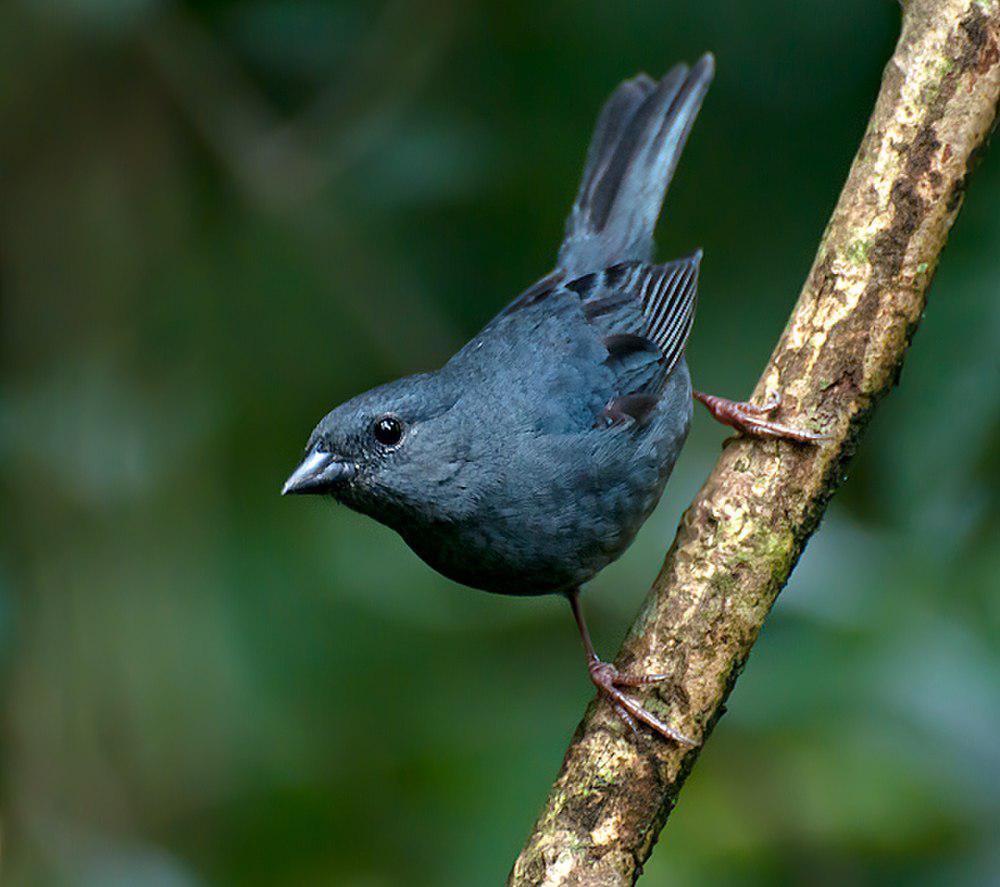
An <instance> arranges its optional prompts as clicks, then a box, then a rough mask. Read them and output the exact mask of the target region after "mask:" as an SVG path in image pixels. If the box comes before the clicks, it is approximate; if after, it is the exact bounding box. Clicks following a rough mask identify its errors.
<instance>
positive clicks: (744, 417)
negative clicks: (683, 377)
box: [692, 391, 831, 443]
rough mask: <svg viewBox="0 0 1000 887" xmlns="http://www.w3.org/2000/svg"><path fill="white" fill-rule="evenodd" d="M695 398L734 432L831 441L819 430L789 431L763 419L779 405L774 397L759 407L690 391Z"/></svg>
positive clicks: (776, 396) (800, 441)
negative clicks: (733, 429)
mask: <svg viewBox="0 0 1000 887" xmlns="http://www.w3.org/2000/svg"><path fill="white" fill-rule="evenodd" d="M692 393H693V395H694V399H695V400H697V401H698V402H700V403H703V404H704V405H705V406H706V407H707V408H708V411H709V412H710V413H711V414H712V417H713V418H714V419H715V420H716V421H718V422H721V423H722V424H723V425H729V426H730V427H731V428H735V429H736V430H737V431H742V432H743V433H744V434H748V435H750V436H751V437H764V438H780V439H782V440H794V441H797V442H798V443H822V442H823V441H825V440H830V439H831V436H830V435H829V434H823V433H821V432H818V431H802V430H800V429H798V428H790V427H789V426H788V425H782V424H781V423H779V422H772V421H771V420H770V419H768V418H766V417H767V416H769V415H771V413H773V412H774V411H775V410H776V409H777V408H778V407H779V406H781V397H780V396H779V395H774V397H772V398H771V399H770V400H769V401H768V402H767V403H765V404H764V405H763V406H758V405H757V404H755V403H750V402H749V401H736V400H727V399H726V398H724V397H716V396H715V395H713V394H703V393H702V392H700V391H694V392H692Z"/></svg>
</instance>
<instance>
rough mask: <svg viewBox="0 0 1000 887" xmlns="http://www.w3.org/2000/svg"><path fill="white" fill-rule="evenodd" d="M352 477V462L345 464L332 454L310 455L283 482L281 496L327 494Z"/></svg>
mask: <svg viewBox="0 0 1000 887" xmlns="http://www.w3.org/2000/svg"><path fill="white" fill-rule="evenodd" d="M353 475H354V463H353V462H345V461H344V460H343V459H341V458H340V457H339V456H335V455H334V454H333V453H318V452H317V453H310V454H309V455H308V456H306V457H305V459H303V460H302V464H301V465H300V466H299V467H298V468H296V469H295V471H293V472H292V476H291V477H290V478H288V480H286V481H285V485H284V486H283V487H282V488H281V495H282V496H287V495H288V494H289V493H329V492H331V491H332V490H333V488H334V487H335V486H337V485H338V484H339V483H341V482H342V481H345V480H347V479H348V478H350V477H352V476H353Z"/></svg>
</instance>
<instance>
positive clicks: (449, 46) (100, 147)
mask: <svg viewBox="0 0 1000 887" xmlns="http://www.w3.org/2000/svg"><path fill="white" fill-rule="evenodd" d="M898 17H899V11H898V7H897V5H896V4H895V3H892V2H889V0H883V2H873V0H845V2H841V3H837V4H831V3H827V2H820V0H796V2H777V0H758V2H754V3H735V2H723V0H704V2H699V3H680V2H655V3H654V2H643V3H628V4H621V3H609V2H606V0H600V2H599V0H588V2H569V0H563V2H546V3H535V2H517V3H511V2H503V3H501V2H495V3H474V4H470V3H460V2H457V0H456V2H453V3H440V2H439V3H426V4H421V3H416V2H408V0H394V2H390V3H377V4H375V3H324V2H319V0H288V2H284V0H252V2H243V3H235V2H213V3H198V4H196V3H188V4H180V3H170V2H167V0H92V2H87V0H11V2H7V3H4V4H3V5H2V6H0V175H2V183H3V194H2V203H0V226H2V227H0V238H2V250H0V261H2V273H3V281H2V285H3V286H2V292H3V321H2V336H3V351H2V360H3V376H2V389H0V435H2V436H0V446H2V456H3V458H2V472H3V476H2V483H3V490H4V495H5V500H6V503H5V505H4V509H3V514H4V521H3V523H4V533H3V540H4V552H3V557H2V561H0V656H2V659H0V662H2V667H3V683H2V686H3V694H4V695H3V710H2V724H0V728H2V734H0V735H2V749H0V753H2V783H0V789H2V804H3V851H4V852H3V858H4V859H3V866H4V868H3V877H4V879H5V882H7V883H15V884H22V883H23V884H57V885H58V884H83V885H95V887H96V885H101V887H103V885H117V884H121V885H126V884H128V885H132V884H150V885H193V884H282V885H296V884H317V883H331V884H345V885H358V887H378V885H399V884H407V885H411V884H412V885H417V887H421V885H445V884H447V885H450V884H456V885H479V884H483V885H487V884H496V883H499V882H500V881H501V879H502V877H503V876H505V875H506V872H507V871H508V868H509V866H510V864H511V862H512V860H513V857H514V855H515V853H516V851H517V850H518V848H519V847H520V845H521V843H522V841H523V839H524V838H525V836H526V834H527V832H528V830H529V828H530V825H531V823H532V821H533V819H534V817H535V815H536V814H537V812H538V810H539V809H540V806H541V804H542V802H543V799H544V797H545V794H546V791H547V788H548V785H549V784H550V781H551V779H552V777H553V776H554V775H555V773H556V770H557V768H558V766H559V763H560V760H561V755H562V752H563V750H564V748H565V745H566V742H567V741H568V739H569V737H570V735H571V733H572V731H573V730H574V728H575V726H576V724H577V721H578V719H579V716H580V714H581V712H582V710H583V708H584V706H585V704H586V703H587V701H588V700H589V699H590V698H591V695H592V688H591V686H590V684H589V682H588V680H587V676H586V673H585V670H584V668H583V662H582V657H581V653H580V650H579V646H578V644H579V642H578V639H577V637H576V634H575V631H574V629H573V626H572V623H571V620H570V617H569V613H568V610H567V608H566V606H565V604H564V603H563V602H562V601H560V600H556V599H529V600H514V599H504V598H497V597H491V596H488V595H484V594H480V593H477V592H472V591H469V590H467V589H464V588H461V587H459V586H456V585H453V584H450V583H448V582H447V581H446V580H444V579H442V578H441V577H439V576H437V575H436V574H434V573H432V572H431V571H430V569H429V568H427V567H425V566H424V565H423V564H422V563H421V562H420V561H419V560H418V559H417V558H416V557H415V556H414V555H412V554H411V553H410V552H409V551H408V550H407V549H406V548H405V547H404V545H403V544H402V542H401V541H400V540H399V539H397V538H396V537H395V536H394V535H393V534H392V533H390V532H389V531H388V530H386V529H384V528H382V527H380V526H378V525H376V524H375V523H373V522H371V521H369V520H367V519H364V518H362V517H360V516H357V515H354V514H353V513H350V512H348V511H347V510H345V509H342V508H338V507H336V506H334V505H331V504H329V503H326V502H323V501H319V500H304V499H281V498H280V497H279V496H278V490H279V488H280V486H281V483H282V481H283V480H284V478H285V477H286V475H287V474H288V473H289V471H290V470H291V468H292V467H293V466H294V465H295V463H296V461H297V458H298V457H299V455H300V453H301V448H302V446H303V445H304V443H305V440H306V437H307V436H308V434H309V432H310V430H311V428H312V426H313V424H314V423H315V422H316V421H317V420H318V419H319V418H320V417H321V416H322V415H323V413H324V412H326V410H327V409H329V408H330V407H331V406H333V405H335V404H336V403H338V402H340V401H341V400H343V399H346V398H347V397H349V396H351V395H352V394H354V393H357V392H358V391H359V390H362V389H365V388H368V387H370V386H372V385H374V384H377V383H381V382H384V381H386V380H388V379H391V378H393V377H396V376H398V375H401V374H404V373H409V372H413V371H416V370H418V369H426V368H431V367H434V366H436V365H439V364H440V363H441V362H443V361H444V360H445V359H446V358H447V357H448V356H449V355H450V354H451V353H452V352H453V351H454V350H455V349H456V348H457V347H458V346H459V345H460V344H461V343H462V342H463V341H465V339H466V338H467V337H469V336H470V335H472V334H473V333H474V332H475V331H476V330H477V329H478V328H479V327H480V326H481V325H482V324H483V323H484V322H485V321H486V320H487V319H488V318H489V317H490V316H491V315H492V314H493V313H494V312H495V311H497V310H498V309H499V308H500V307H501V306H502V305H503V304H504V303H505V302H506V301H507V300H508V299H510V298H511V297H513V296H514V295H515V294H516V293H517V292H518V291H519V290H520V289H521V288H523V287H524V286H526V285H527V284H529V283H530V282H532V281H533V280H534V279H536V278H537V277H539V276H540V275H542V274H543V273H545V272H546V271H548V270H549V268H550V267H551V263H552V261H553V258H554V255H555V250H556V247H557V245H558V241H559V238H560V234H561V230H562V223H563V218H564V215H565V212H566V210H567V209H568V206H569V203H570V201H571V199H572V195H573V192H574V190H575V187H576V182H577V176H578V175H579V172H580V168H581V164H582V159H583V152H584V149H585V146H586V143H587V139H588V137H589V134H590V128H591V126H592V123H593V120H594V118H595V116H596V113H597V110H598V108H599V106H600V103H601V102H602V101H603V100H604V98H605V97H606V96H607V95H608V93H609V92H610V91H611V89H612V88H613V87H614V85H615V84H616V83H617V82H618V81H619V80H621V79H622V78H624V77H626V76H630V75H632V74H633V73H635V72H636V71H637V70H640V69H645V70H648V71H650V72H652V73H656V74H659V73H662V72H663V71H664V70H665V69H666V68H667V67H669V66H670V65H671V64H672V63H673V62H674V61H676V60H679V59H687V60H689V61H693V60H694V58H695V57H696V56H697V55H698V54H700V53H701V52H702V51H704V50H707V49H711V50H712V51H714V52H715V53H716V55H717V58H718V76H717V80H716V83H715V85H714V87H713V89H712V91H711V92H710V94H709V97H708V100H707V102H706V104H705V107H704V110H703V113H702V115H701V118H700V120H699V122H698V125H697V127H696V128H695V130H694V133H693V136H692V138H691V140H690V142H689V145H688V148H687V152H686V155H685V157H684V160H683V162H682V164H681V166H680V170H679V173H678V175H677V178H676V181H675V183H674V186H673V188H672V190H671V193H670V195H669V197H668V205H667V210H666V212H665V214H664V218H663V223H662V224H661V230H660V234H659V239H660V247H661V249H660V255H661V257H663V258H668V257H671V256H673V255H677V254H681V253H685V252H688V251H690V250H691V249H693V248H695V247H697V246H702V247H704V248H705V254H706V258H705V260H704V263H703V265H702V276H701V297H700V304H699V315H698V320H697V323H696V325H695V329H694V333H693V337H692V340H691V344H690V347H689V350H688V356H689V362H690V365H691V369H692V374H693V376H694V379H695V382H696V384H697V385H698V387H700V388H702V389H704V390H708V391H711V392H714V393H719V394H723V395H728V396H735V397H743V396H745V395H746V394H747V393H749V391H750V389H751V387H752V386H753V384H754V382H755V380H756V378H757V376H758V374H759V372H760V369H761V368H762V366H763V364H764V361H765V360H766V358H767V356H768V354H769V352H770V349H771V348H772V347H773V344H774V342H775V340H776V338H777V336H778V334H779V332H780V330H781V328H782V325H783V323H784V319H785V318H786V317H787V314H788V312H789V310H790V308H791V306H792V304H793V302H794V300H795V298H796V295H797V292H798V289H799V287H800V286H801V283H802V281H803V280H804V278H805V275H806V273H807V271H808V268H809V265H810V263H811V260H812V256H813V253H814V250H815V247H816V244H817V243H818V241H819V237H820V235H821V233H822V230H823V226H824V225H825V223H826V220H827V218H828V215H829V213H830V210H831V208H832V207H833V204H834V201H835V199H836V197H837V194H838V191H839V189H840V186H841V184H842V182H843V180H844V177H845V175H846V172H847V168H848V165H849V163H850V161H851V158H852V156H853V153H854V150H855V148H856V146H857V144H858V141H859V139H860V136H861V134H862V131H863V129H864V125H865V122H866V120H867V117H868V113H869V111H870V109H871V106H872V103H873V100H874V96H875V92H876V90H877V86H878V82H879V77H880V73H881V69H882V66H883V65H884V63H885V61H886V60H887V59H888V57H889V55H890V53H891V50H892V46H893V43H894V39H895V35H896V28H897V23H898ZM998 160H1000V158H998V157H996V156H987V157H986V159H985V162H984V163H983V164H982V166H981V168H980V169H979V171H978V172H977V174H976V175H975V176H974V178H973V180H972V183H971V187H970V191H969V197H968V200H967V203H966V206H965V209H964V210H963V212H962V214H961V217H960V218H959V221H958V224H957V226H956V228H955V231H954V236H953V238H952V241H951V243H950V244H949V245H948V248H947V250H946V251H945V253H944V256H943V260H942V265H941V268H940V271H939V273H938V275H937V279H936V280H935V281H934V285H933V287H932V290H931V293H930V302H929V306H928V309H927V315H926V318H925V320H924V323H923V325H922V328H921V330H920V332H919V334H918V335H917V338H916V340H915V344H914V347H913V349H912V352H911V354H910V357H909V360H908V362H907V366H906V370H905V372H904V374H903V377H902V382H901V386H900V387H899V389H897V390H896V391H895V392H893V394H892V395H891V397H890V398H889V399H888V400H887V401H886V402H885V404H884V405H883V407H882V408H881V409H880V410H879V412H878V414H877V415H876V416H875V419H874V422H873V423H872V426H871V429H870V431H869V433H868V435H867V437H866V438H865V440H864V443H863V446H862V449H861V452H860V453H859V455H858V457H857V458H856V460H855V461H854V463H853V465H852V466H851V477H850V479H849V480H848V482H847V483H846V485H845V486H844V488H843V490H842V492H841V493H840V494H839V495H838V497H837V499H836V501H835V502H834V503H833V505H832V507H831V508H830V510H829V512H828V514H827V517H826V519H825V520H824V523H823V526H822V527H821V529H820V531H819V533H818V535H817V536H816V537H815V538H814V540H813V541H812V543H811V544H810V546H809V549H808V551H807V552H806V554H805V556H804V557H803V558H802V561H801V563H800V565H799V567H798V569H797V570H796V572H795V574H794V575H793V577H792V580H791V582H790V584H789V587H788V589H787V590H786V591H785V592H784V594H783V595H782V597H781V598H780V600H779V602H778V604H777V607H776V609H775V612H774V613H773V615H772V616H771V618H770V619H769V621H768V623H767V625H766V627H765V629H764V631H763V634H762V636H761V638H760V641H759V643H758V644H757V647H756V648H755V651H754V654H753V656H752V657H751V659H750V662H749V664H748V667H747V669H746V671H745V673H744V675H743V677H742V679H741V680H740V683H739V686H738V687H737V689H736V691H735V692H734V693H733V695H732V697H731V699H730V703H729V713H728V714H727V716H726V717H725V719H724V720H723V721H722V722H721V724H720V726H719V728H718V729H717V730H716V732H715V734H714V735H713V736H712V739H711V742H710V743H709V745H708V747H707V748H706V750H705V752H704V754H703V755H702V757H701V761H700V764H699V766H698V767H697V769H696V771H695V773H694V775H693V776H692V778H691V780H690V782H689V784H688V787H687V788H686V789H685V792H684V794H683V796H682V799H681V803H680V806H679V807H678V809H677V811H676V812H675V814H674V815H673V817H672V819H671V821H670V825H669V827H668V828H667V830H666V831H665V832H664V833H663V835H662V837H661V841H660V844H659V845H658V848H657V850H656V853H655V854H654V856H653V858H652V861H651V863H650V864H649V866H648V875H647V882H648V883H650V884H659V883H681V884H699V885H715V884H720V885H721V884H725V885H733V884H735V885H753V884H806V883H808V884H845V883H849V884H892V883H899V884H949V885H952V884H969V885H981V884H986V883H990V882H993V883H997V882H1000V850H998V845H997V842H996V833H997V828H998V824H1000V823H998V820H1000V815H998V801H997V790H996V788H997V784H998V777H1000V744H998V742H997V738H996V737H997V733H998V730H1000V703H998V699H997V693H996V688H997V684H998V678H1000V653H998V650H997V643H996V641H997V637H998V631H997V629H998V623H1000V605H998V594H997V592H998V585H1000V582H998V573H1000V545H998V543H997V539H998V537H1000V534H998V530H1000V526H998V525H1000V512H998V497H997V488H998V478H1000V449H998V442H1000V409H998V398H997V392H998V387H1000V386H998V379H1000V365H998V357H997V354H998V351H997V341H998V337H1000V299H998V289H1000V266H998V262H997V256H998V254H1000V214H998V212H997V202H998V199H1000V163H998ZM724 437H725V431H724V430H723V429H721V428H720V427H719V426H717V425H715V424H714V423H713V422H711V420H710V419H709V418H708V417H707V416H706V415H705V414H704V413H703V412H699V413H697V414H696V419H695V425H694V429H693V432H692V434H691V438H690V441H689V444H688V446H687V448H686V449H685V451H684V454H683V455H682V457H681V460H680V462H679V464H678V466H677V470H676V472H675V474H674V478H673V480H672V481H671V483H670V485H669V488H668V491H667V493H666V495H665V496H664V498H663V501H662V504H661V506H660V508H659V510H658V511H657V512H656V514H655V515H654V517H653V518H651V519H650V521H649V522H648V524H647V526H646V528H645V529H644V531H643V532H642V534H641V535H640V538H639V540H638V541H637V543H636V544H635V545H634V546H633V548H632V549H631V550H630V551H629V553H628V554H627V555H626V556H625V557H624V558H623V559H622V560H621V561H620V562H619V563H618V564H616V565H614V566H613V567H611V568H609V569H608V570H607V571H606V572H605V573H603V574H602V575H601V576H600V577H599V578H598V579H597V580H596V581H595V582H594V583H593V586H592V587H591V588H590V590H589V592H588V593H587V605H588V607H589V610H590V614H591V621H592V627H593V629H594V632H595V635H596V641H597V643H598V646H599V649H600V650H602V651H604V652H606V653H608V654H610V653H611V652H613V651H614V649H615V648H616V646H617V644H618V643H619V641H620V639H621V637H622V634H623V632H624V630H625V628H626V626H627V625H628V622H629V619H630V616H631V614H633V613H634V612H635V611H636V609H637V607H638V605H639V602H640V601H641V599H642V597H643V595H644V593H645V590H646V588H647V587H648V585H649V582H650V581H651V579H652V578H653V576H654V575H655V573H656V570H657V568H658V566H659V563H660V560H661V558H662V553H663V552H664V551H665V549H666V546H667V544H668V542H669V540H670V539H671V538H672V535H673V529H674V527H675V526H676V523H677V521H678V518H679V516H680V513H681V511H682V510H683V508H684V507H685V505H686V504H687V503H688V502H689V501H690V499H691V497H692V496H693V494H694V492H695V491H696V490H697V488H698V486H699V485H700V483H701V481H702V480H703V479H704V477H705V476H706V474H707V472H708V470H709V468H710V466H711V465H712V463H713V461H714V459H715V458H716V456H717V454H718V452H719V446H720V443H721V441H722V440H723V439H724Z"/></svg>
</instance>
